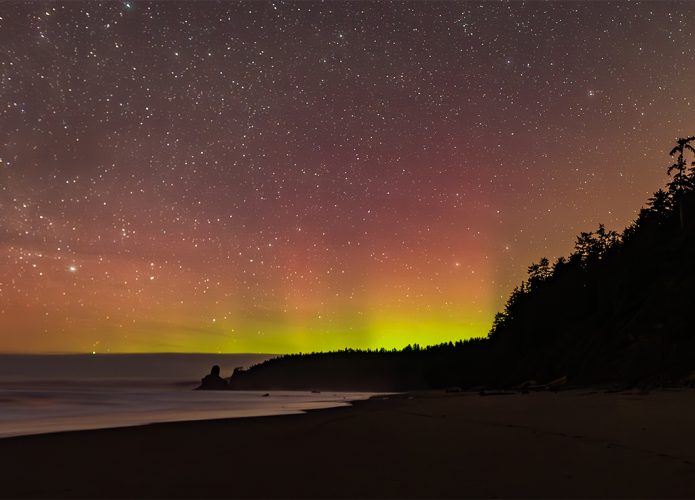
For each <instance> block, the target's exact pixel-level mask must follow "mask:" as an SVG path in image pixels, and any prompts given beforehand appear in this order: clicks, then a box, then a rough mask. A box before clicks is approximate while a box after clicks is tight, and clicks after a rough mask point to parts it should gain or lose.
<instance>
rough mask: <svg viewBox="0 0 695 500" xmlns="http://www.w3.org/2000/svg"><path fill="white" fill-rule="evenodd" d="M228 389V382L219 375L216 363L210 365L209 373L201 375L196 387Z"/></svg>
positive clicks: (202, 389)
mask: <svg viewBox="0 0 695 500" xmlns="http://www.w3.org/2000/svg"><path fill="white" fill-rule="evenodd" d="M228 389H229V384H228V383H227V381H226V380H225V379H223V378H222V377H220V367H219V366H218V365H215V366H213V367H212V369H211V370H210V374H208V375H206V376H205V377H203V378H202V380H201V381H200V385H199V386H198V387H197V388H196V390H198V391H226V390H228Z"/></svg>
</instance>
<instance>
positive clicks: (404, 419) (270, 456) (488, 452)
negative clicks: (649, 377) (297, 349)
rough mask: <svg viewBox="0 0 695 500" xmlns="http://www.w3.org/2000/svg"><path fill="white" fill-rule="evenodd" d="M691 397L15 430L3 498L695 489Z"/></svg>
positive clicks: (449, 400) (567, 395)
mask: <svg viewBox="0 0 695 500" xmlns="http://www.w3.org/2000/svg"><path fill="white" fill-rule="evenodd" d="M693 396H695V391H692V390H681V391H658V392H653V393H650V394H648V395H641V394H635V393H610V394H608V393H605V392H603V391H592V390H588V389H586V390H573V391H563V392H558V393H552V392H543V393H531V394H513V395H505V396H487V397H481V396H480V395H479V394H477V393H470V392H464V393H453V394H451V393H444V392H443V391H439V392H437V391H431V392H415V393H406V394H398V395H390V396H375V397H373V398H371V399H368V400H363V401H357V402H355V403H353V404H352V405H351V406H346V407H337V408H329V409H321V410H309V411H307V412H306V413H304V414H297V415H284V416H271V417H252V418H235V419H219V420H204V421H189V422H169V423H158V424H150V425H145V426H139V427H123V428H115V429H103V430H94V431H90V430H87V431H73V432H64V433H56V434H42V435H33V436H20V437H10V438H4V439H1V440H0V470H2V471H3V476H4V477H3V487H2V488H0V497H3V498H164V497H168V498H185V497H192V498H230V497H234V498H300V497H305V498H306V497H312V498H318V497H324V498H325V497H332V498H386V497H390V498H395V497H401V498H403V497H409V498H424V497H430V498H431V497H448V498H454V497H459V498H460V497H468V498H472V497H475V498H479V497H527V498H528V497H545V498H549V497H565V498H569V497H574V498H579V497H583V498H587V497H590V498H606V497H613V498H628V497H631V498H636V497H637V498H645V497H670V498H676V497H680V498H682V497H693V496H695V465H694V464H695V448H693V446H692V443H694V442H695V430H694V429H692V425H691V422H692V421H693V420H692V418H693V416H695V404H693V401H695V398H693Z"/></svg>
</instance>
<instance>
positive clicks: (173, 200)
mask: <svg viewBox="0 0 695 500" xmlns="http://www.w3.org/2000/svg"><path fill="white" fill-rule="evenodd" d="M692 19H695V3H685V2H684V3H669V2H653V3H643V4H638V3H628V2H620V3H615V4H609V3H601V2H587V3H579V2H545V3H540V2H539V3H521V2H511V3H492V2H488V3H463V2H425V1H421V2H394V3H386V2H383V3H372V2H354V3H349V2H323V3H310V2H297V3H284V2H275V3H271V2H268V3H264V2H249V3H239V2H219V3H216V2H190V3H186V2H162V3H147V2H139V1H137V0H136V1H133V2H110V3H101V4H100V3H96V2H66V3H58V2H16V3H12V2H2V3H0V47H1V48H0V83H1V86H0V97H1V99H0V208H1V211H0V350H1V351H31V352H92V351H94V352H118V351H228V352H249V351H254V352H293V351H311V350H324V349H336V348H342V347H362V348H366V347H381V346H385V347H402V346H404V345H406V344H408V343H420V344H423V345H424V344H433V343H438V342H443V341H448V340H455V339H459V338H468V337H472V336H480V335H485V334H486V332H487V330H488V329H489V326H490V323H491V320H492V317H493V316H494V313H495V312H496V311H497V310H498V309H499V308H500V306H501V305H502V304H503V303H504V300H505V298H506V296H507V295H508V293H509V292H510V290H511V288H512V287H513V286H514V285H515V284H516V283H518V282H519V281H520V280H521V279H523V277H524V275H525V270H526V267H527V266H528V265H529V264H530V263H531V262H532V261H534V260H538V259H539V258H540V257H542V256H548V257H550V258H554V257H557V256H558V255H560V254H565V253H567V252H568V251H569V250H570V249H571V247H572V244H573V242H574V237H575V235H576V234H577V233H578V232H579V231H583V230H591V229H593V228H595V227H596V226H597V224H598V223H599V222H604V223H606V224H607V226H608V227H609V228H612V229H621V228H622V227H624V226H625V225H626V224H627V223H629V222H630V221H631V220H632V219H634V217H635V216H636V213H637V211H638V210H639V208H640V206H641V205H642V204H643V203H644V202H645V200H646V199H647V198H648V196H649V195H650V193H651V192H653V191H654V190H656V189H657V188H658V187H659V186H661V185H662V184H663V183H664V182H665V180H666V178H665V167H666V166H667V165H668V164H669V162H668V160H669V158H668V157H667V155H666V154H665V153H666V152H667V151H668V150H669V149H670V146H671V145H672V143H673V140H674V139H675V137H677V136H679V135H684V134H692V133H693V132H695V129H694V128H693V126H694V125H695V124H694V123H693V121H692V118H693V107H692V103H691V99H692V98H693V92H692V89H693V86H692V85H693V84H692V81H693V77H694V76H695V69H693V59H694V56H695V53H694V50H693V49H695V38H694V37H693V30H692V27H693V23H692Z"/></svg>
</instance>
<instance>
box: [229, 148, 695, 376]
mask: <svg viewBox="0 0 695 500" xmlns="http://www.w3.org/2000/svg"><path fill="white" fill-rule="evenodd" d="M669 154H670V156H671V157H673V158H674V163H673V164H672V165H671V166H669V167H668V169H667V173H668V175H669V176H670V181H669V182H668V184H667V185H666V187H665V188H663V189H659V190H658V191H656V192H655V193H654V195H653V196H652V197H651V198H650V199H649V200H648V203H647V205H646V207H644V208H642V209H641V211H640V212H639V215H638V216H637V218H636V220H635V221H633V222H632V223H631V224H630V225H629V226H628V227H626V228H625V229H624V230H623V232H622V233H617V232H615V231H609V230H607V229H606V227H605V226H604V225H603V224H599V226H598V228H597V229H596V230H594V231H590V232H582V233H580V234H579V236H578V237H577V240H576V242H575V245H574V250H573V251H572V253H571V254H570V255H569V256H567V257H560V258H558V259H556V260H555V261H554V262H552V263H551V261H550V260H549V259H548V258H545V257H544V258H541V259H540V260H539V261H538V262H537V263H533V264H532V265H530V266H529V267H528V277H527V278H526V280H524V281H523V282H522V283H521V284H520V285H519V286H517V287H516V288H514V290H513V291H512V293H511V294H510V296H509V298H508V300H507V302H506V304H505V306H504V308H503V310H502V311H500V312H499V313H497V315H496V316H495V318H494V321H493V324H492V328H491V330H490V333H489V334H488V336H487V338H477V339H470V340H464V341H457V342H449V343H445V344H440V345H436V346H429V347H426V348H421V347H420V346H418V345H414V346H408V347H406V348H405V349H402V350H400V351H396V350H391V351H387V350H384V349H380V350H376V351H370V350H366V351H363V350H353V349H346V350H343V351H337V352H329V353H310V354H292V355H286V356H282V357H278V358H275V359H271V360H269V361H266V362H265V363H262V364H260V365H257V366H255V367H252V368H251V369H249V370H236V371H235V373H234V375H233V376H232V378H231V379H230V387H232V388H238V389H246V388H263V389H278V388H284V389H311V388H317V389H319V388H330V389H352V390H356V389H362V390H402V389H416V388H436V387H448V386H456V387H468V388H470V387H475V386H486V387H509V386H515V385H518V384H520V383H522V382H524V381H540V382H543V381H549V380H553V379H558V378H562V380H568V381H569V382H570V383H576V384H589V383H602V382H614V383H620V384H624V385H630V386H634V385H658V384H665V383H670V382H677V381H683V380H684V379H689V375H690V373H691V371H692V370H694V369H695V328H694V327H695V307H694V306H695V299H694V297H695V259H694V258H693V257H694V256H695V231H694V230H693V229H694V227H695V161H693V156H694V155H695V136H692V137H685V138H679V139H678V140H677V143H676V146H675V147H674V148H673V149H672V150H671V151H670V153H669ZM404 335H407V332H404ZM529 383H530V382H529Z"/></svg>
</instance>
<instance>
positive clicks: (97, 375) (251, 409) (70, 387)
mask: <svg viewBox="0 0 695 500" xmlns="http://www.w3.org/2000/svg"><path fill="white" fill-rule="evenodd" d="M270 357H271V356H270V355H263V354H221V355H216V354H96V355H0V437H9V436H19V435H26V434H41V433H47V432H59V431H71V430H82V429H100V428H107V427H123V426H131V425H143V424H150V423H155V422H173V421H182V420H206V419H218V418H236V417H250V416H263V415H283V414H290V413H301V412H302V411H304V410H309V409H316V408H330V407H335V406H344V405H348V404H349V402H350V401H354V400H359V399H366V398H368V397H370V396H371V395H372V393H345V392H320V393H316V392H310V391H268V392H259V391H194V390H193V389H194V388H195V387H197V385H198V383H199V381H200V379H201V378H202V377H203V376H204V375H206V374H207V373H209V371H210V367H211V366H212V365H214V364H217V365H220V367H221V369H222V370H221V371H222V376H224V377H228V376H229V375H230V374H231V372H232V371H233V369H234V368H235V367H245V368H248V367H249V366H251V365H253V364H256V363H260V362H262V361H263V360H265V359H268V358H270Z"/></svg>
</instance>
